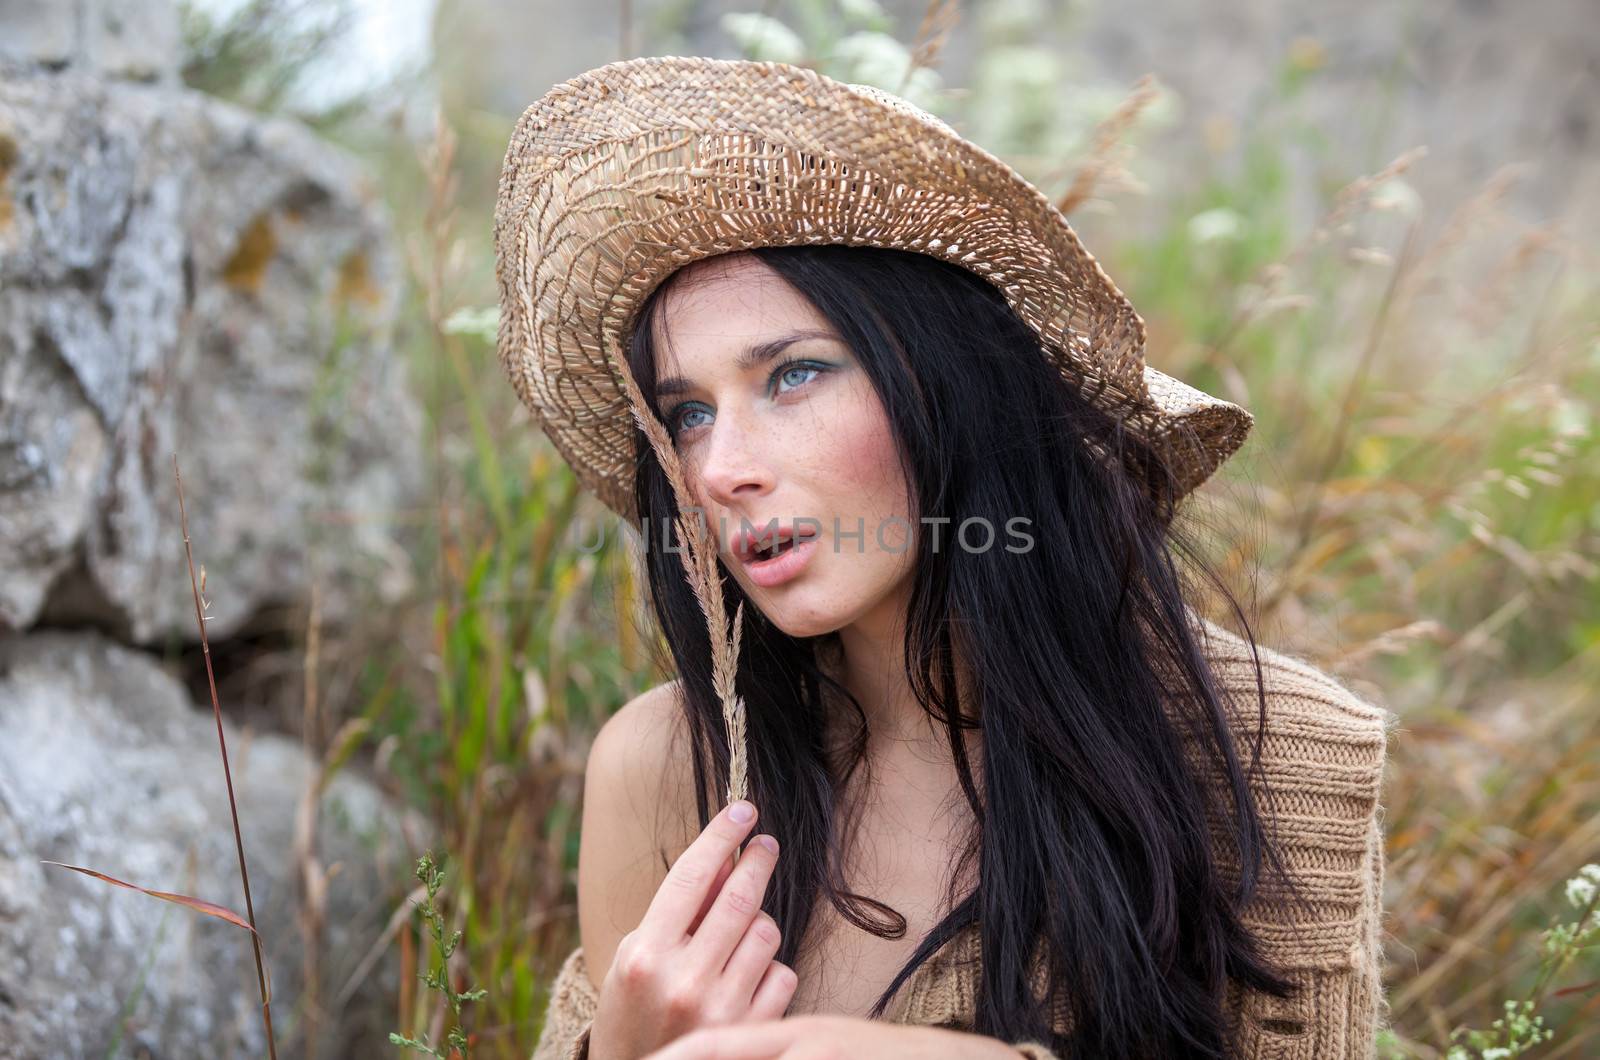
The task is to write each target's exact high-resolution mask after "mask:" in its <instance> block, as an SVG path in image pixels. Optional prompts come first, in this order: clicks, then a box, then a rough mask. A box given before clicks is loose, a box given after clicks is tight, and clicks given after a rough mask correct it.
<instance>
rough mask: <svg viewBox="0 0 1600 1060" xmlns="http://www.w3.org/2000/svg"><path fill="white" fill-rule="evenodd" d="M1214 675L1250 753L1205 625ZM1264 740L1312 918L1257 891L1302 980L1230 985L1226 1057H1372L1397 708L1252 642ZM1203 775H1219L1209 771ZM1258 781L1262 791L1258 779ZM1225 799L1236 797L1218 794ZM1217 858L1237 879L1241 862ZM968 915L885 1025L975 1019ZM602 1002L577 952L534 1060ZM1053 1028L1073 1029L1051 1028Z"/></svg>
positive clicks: (1250, 675) (1277, 943)
mask: <svg viewBox="0 0 1600 1060" xmlns="http://www.w3.org/2000/svg"><path fill="white" fill-rule="evenodd" d="M1202 626H1203V630H1202V631H1203V634H1204V644H1205V647H1206V652H1207V656H1208V658H1209V659H1210V660H1211V664H1212V667H1213V672H1214V673H1215V674H1216V676H1217V680H1218V681H1219V682H1220V683H1221V685H1222V686H1223V688H1224V689H1225V690H1227V691H1228V692H1231V693H1233V698H1234V702H1235V703H1236V704H1238V705H1239V708H1240V709H1239V713H1238V715H1237V716H1236V717H1235V718H1234V719H1233V726H1234V727H1233V733H1234V737H1235V739H1236V740H1237V741H1238V742H1239V753H1240V756H1241V759H1242V761H1243V762H1245V763H1246V764H1248V762H1249V757H1250V748H1251V747H1252V746H1253V745H1254V739H1255V734H1256V732H1257V728H1258V726H1257V724H1256V723H1257V721H1258V714H1257V710H1256V700H1255V668H1254V666H1253V664H1252V662H1251V658H1250V652H1249V645H1248V644H1247V643H1245V642H1244V641H1243V640H1242V639H1240V638H1239V637H1237V636H1234V635H1233V634H1232V633H1230V632H1228V631H1226V630H1224V629H1222V628H1221V627H1219V626H1216V625H1214V624H1212V623H1209V622H1204V623H1202ZM1260 655H1261V664H1262V676H1263V678H1264V679H1265V682H1266V695H1267V737H1266V739H1265V741H1264V742H1263V744H1262V749H1261V755H1262V771H1261V776H1262V778H1263V780H1264V782H1265V787H1266V788H1268V789H1270V793H1271V795H1272V797H1273V798H1274V799H1275V800H1276V818H1275V820H1276V824H1275V825H1274V824H1273V823H1272V822H1273V820H1274V818H1273V817H1272V815H1271V812H1270V810H1269V808H1268V807H1267V806H1266V805H1264V804H1263V805H1262V813H1263V815H1264V816H1266V817H1267V818H1268V825H1269V827H1273V828H1274V829H1275V834H1276V836H1277V839H1278V841H1279V843H1280V844H1281V850H1282V852H1283V854H1284V857H1285V859H1286V861H1287V865H1288V868H1289V871H1290V872H1291V873H1293V874H1294V876H1295V879H1296V882H1298V883H1300V884H1301V885H1302V886H1303V888H1304V890H1305V892H1306V897H1307V898H1308V899H1309V900H1310V902H1311V903H1312V908H1313V915H1311V916H1309V917H1308V916H1306V915H1305V914H1303V913H1301V912H1300V911H1299V910H1297V909H1295V908H1294V907H1292V906H1291V905H1289V903H1288V902H1287V901H1286V900H1285V899H1283V897H1282V896H1281V895H1278V894H1275V893H1274V892H1272V891H1266V892H1259V893H1258V894H1257V897H1256V899H1255V900H1254V901H1253V902H1252V903H1251V904H1250V905H1249V906H1247V907H1246V909H1245V911H1244V916H1245V920H1246V921H1247V922H1248V923H1249V924H1250V925H1251V926H1252V927H1253V928H1254V929H1255V931H1256V932H1257V935H1258V937H1259V938H1260V939H1261V940H1262V943H1263V945H1264V947H1265V950H1266V953H1267V955H1268V956H1269V957H1270V958H1274V959H1275V960H1276V962H1277V963H1278V965H1279V966H1280V967H1283V968H1286V969H1287V970H1288V972H1289V974H1290V975H1291V977H1292V978H1293V979H1295V980H1296V981H1297V982H1298V983H1300V984H1301V985H1302V987H1303V989H1302V990H1301V991H1300V997H1299V998H1298V999H1295V1000H1279V999H1277V998H1274V997H1271V996H1269V995H1265V994H1260V993H1258V992H1256V991H1253V990H1244V989H1242V988H1240V987H1238V986H1237V984H1232V983H1230V986H1229V991H1228V998H1227V1001H1228V1010H1229V1013H1230V1015H1231V1017H1232V1018H1233V1020H1234V1025H1235V1028H1236V1029H1235V1041H1236V1047H1235V1051H1234V1055H1235V1056H1237V1057H1240V1058H1243V1060H1257V1058H1261V1060H1265V1058H1269V1057H1270V1058H1272V1060H1370V1058H1371V1057H1373V1056H1374V1054H1375V1047H1374V1036H1375V1035H1376V1034H1377V1032H1378V1030H1379V1029H1380V1028H1382V1027H1384V1026H1386V1025H1387V1023H1388V1018H1389V1010H1388V1004H1387V1001H1386V998H1385V996H1384V989H1383V983H1382V975H1381V964H1382V953H1381V949H1380V943H1379V939H1380V933H1381V917H1382V909H1383V904H1382V899H1383V893H1382V892H1383V875H1384V855H1383V827H1382V807H1381V803H1380V795H1381V790H1380V788H1381V781H1382V776H1383V764H1384V755H1385V751H1386V743H1387V736H1388V733H1389V731H1390V730H1391V729H1392V728H1393V727H1394V725H1395V724H1396V723H1397V721H1398V719H1397V718H1396V717H1395V716H1394V715H1393V714H1391V713H1390V712H1388V711H1386V710H1383V709H1382V708H1380V707H1377V706H1373V705H1372V704H1370V703H1367V702H1365V701H1363V700H1362V699H1360V698H1358V697H1357V696H1356V695H1354V694H1353V693H1352V692H1350V691H1349V690H1348V689H1346V688H1344V687H1343V686H1342V685H1340V684H1339V683H1338V682H1337V681H1335V680H1334V679H1333V678H1331V677H1329V676H1328V675H1326V674H1324V673H1322V672H1321V671H1319V670H1317V669H1316V668H1314V667H1312V666H1310V665H1308V664H1307V663H1305V662H1303V661H1301V660H1298V659H1295V658H1293V657H1291V656H1288V655H1286V654H1283V653H1280V652H1275V651H1272V650H1271V649H1268V648H1266V647H1264V646H1263V647H1261V648H1260ZM1210 772H1211V774H1212V775H1213V776H1216V775H1217V773H1216V771H1215V770H1214V769H1212V770H1211V771H1210ZM1255 790H1256V791H1257V793H1258V794H1259V793H1260V792H1261V786H1260V785H1257V786H1256V788H1255ZM1223 804H1224V805H1230V804H1231V802H1230V801H1229V800H1228V799H1227V798H1226V796H1224V799H1223ZM1217 855H1218V858H1219V860H1221V861H1222V863H1223V865H1224V868H1225V869H1226V870H1227V871H1228V872H1229V877H1228V878H1229V880H1230V882H1231V881H1233V880H1236V879H1237V875H1236V874H1237V863H1236V860H1234V859H1231V858H1230V856H1229V847H1228V846H1227V845H1225V844H1219V845H1218V848H1217ZM977 941H978V935H977V929H976V927H975V926H973V927H969V928H968V929H966V930H964V931H962V932H961V933H959V934H957V935H956V937H955V938H953V939H951V940H950V942H948V943H946V945H945V946H944V948H942V949H941V950H939V951H938V953H936V954H934V956H933V957H931V958H930V959H929V960H928V961H927V962H925V963H924V964H923V965H922V966H921V967H920V968H919V969H917V971H916V972H915V973H914V974H913V976H912V978H911V979H910V980H908V981H907V983H906V984H905V985H904V986H903V987H902V988H901V990H900V992H899V993H898V994H896V995H895V997H894V999H893V1001H892V1002H891V1004H890V1006H889V1009H888V1011H886V1012H885V1013H884V1018H885V1019H886V1020H888V1021H889V1022H895V1023H904V1024H921V1025H929V1026H947V1027H951V1028H955V1029H960V1030H970V1029H971V1027H972V1014H973V1010H974V998H975V996H976V986H977V982H978V974H979V967H980V964H979V954H978V946H977ZM598 1000H599V996H598V993H597V991H596V990H595V987H594V984H593V983H591V982H590V980H589V974H588V969H587V967H586V966H585V964H584V960H583V949H582V947H579V948H577V949H574V950H573V951H572V953H571V954H569V955H568V957H567V958H566V960H565V962H564V963H563V964H562V966H561V969H560V971H559V973H558V974H557V976H556V980H555V983H554V985H553V987H552V990H551V997H550V1004H549V1008H548V1011H547V1013H546V1016H545V1024H544V1029H543V1031H542V1033H541V1034H540V1036H539V1042H538V1045H537V1047H536V1048H535V1049H534V1053H533V1060H586V1058H587V1056H588V1042H589V1027H590V1024H591V1022H592V1020H593V1019H594V1014H595V1010H596V1006H597V1003H598ZM1057 1029H1058V1031H1065V1030H1066V1029H1067V1028H1066V1027H1065V1026H1062V1025H1058V1027H1057ZM1013 1044H1014V1045H1015V1046H1016V1048H1017V1050H1018V1052H1019V1053H1020V1054H1021V1055H1023V1056H1027V1057H1029V1058H1030V1060H1047V1058H1049V1060H1055V1054H1054V1053H1052V1052H1051V1051H1050V1050H1049V1049H1048V1048H1047V1047H1045V1046H1044V1045H1041V1044H1039V1043H1037V1042H1019V1043H1013Z"/></svg>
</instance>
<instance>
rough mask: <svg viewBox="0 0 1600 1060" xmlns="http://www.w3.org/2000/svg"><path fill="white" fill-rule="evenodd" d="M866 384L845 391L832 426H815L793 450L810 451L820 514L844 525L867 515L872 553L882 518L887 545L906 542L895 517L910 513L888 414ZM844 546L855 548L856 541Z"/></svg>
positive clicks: (868, 544)
mask: <svg viewBox="0 0 1600 1060" xmlns="http://www.w3.org/2000/svg"><path fill="white" fill-rule="evenodd" d="M840 389H841V390H844V388H840ZM867 389H868V392H867V395H866V396H865V397H862V396H860V395H859V394H857V393H855V392H853V391H852V392H846V393H844V394H843V395H842V397H841V399H840V400H839V401H838V402H837V404H836V407H835V408H834V409H833V410H832V411H831V414H829V415H828V416H827V418H826V420H825V421H824V422H826V423H827V424H828V425H829V429H825V430H818V431H816V432H815V433H814V434H812V435H811V437H810V438H809V439H808V440H807V442H806V443H802V444H801V445H799V446H797V448H796V449H794V450H793V452H795V453H797V454H799V453H806V452H807V451H809V452H810V454H811V458H812V461H814V462H813V463H811V466H812V467H813V468H815V469H816V471H814V472H812V473H811V474H808V475H806V476H804V477H805V480H807V481H808V482H809V484H810V485H811V487H812V489H811V492H812V493H813V495H814V496H815V499H816V501H817V502H818V503H820V504H822V505H824V506H825V507H826V508H827V509H828V510H827V511H825V512H824V513H822V518H823V519H824V520H825V521H827V520H829V519H830V517H832V516H834V515H837V516H838V517H839V523H840V529H841V531H854V530H855V529H856V520H857V518H860V519H863V520H864V521H865V527H866V541H865V544H864V546H863V547H864V548H865V550H866V551H867V552H869V553H870V552H875V551H877V549H878V544H877V540H878V526H879V524H880V523H883V524H884V525H883V531H882V534H883V543H884V545H885V546H887V547H888V548H889V549H891V550H894V549H900V548H901V547H902V546H903V545H904V543H905V541H906V540H907V532H908V527H907V525H906V523H904V522H899V521H895V520H893V519H892V518H891V517H892V516H899V517H900V518H901V519H908V518H909V516H908V512H909V503H908V498H907V496H906V482H905V478H904V476H903V475H902V473H901V470H900V461H899V459H898V456H897V454H896V453H895V446H894V434H893V431H892V429H891V428H890V425H889V420H888V417H887V416H886V415H885V413H884V412H883V409H882V407H881V406H880V405H879V404H878V402H877V399H876V396H875V395H873V394H872V393H871V390H870V388H867ZM819 472H820V473H819ZM885 520H888V522H886V523H885ZM830 529H831V527H830ZM845 548H846V550H847V551H854V546H853V544H852V541H846V542H845Z"/></svg>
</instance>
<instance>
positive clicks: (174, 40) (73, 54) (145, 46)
mask: <svg viewBox="0 0 1600 1060" xmlns="http://www.w3.org/2000/svg"><path fill="white" fill-rule="evenodd" d="M0 26H3V27H4V29H5V32H4V33H3V34H0V61H4V62H6V63H8V64H10V65H13V66H15V67H17V68H20V69H29V68H33V69H45V70H52V71H54V70H63V69H76V70H82V71H86V72H87V71H92V72H95V73H99V74H102V75H104V76H107V77H117V78H128V79H130V80H138V81H162V82H167V83H172V82H175V81H176V78H177V69H178V63H179V58H180V51H181V47H180V46H181V41H180V33H179V27H178V8H177V5H176V4H174V3H172V0H0Z"/></svg>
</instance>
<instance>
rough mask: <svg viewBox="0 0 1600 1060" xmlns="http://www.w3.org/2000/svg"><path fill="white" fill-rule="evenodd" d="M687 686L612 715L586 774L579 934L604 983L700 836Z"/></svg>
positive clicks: (596, 977) (643, 697)
mask: <svg viewBox="0 0 1600 1060" xmlns="http://www.w3.org/2000/svg"><path fill="white" fill-rule="evenodd" d="M688 741H689V735H688V727H687V723H686V720H685V718H684V714H683V709H682V706H681V703H680V691H679V683H678V682H677V681H669V682H666V683H665V684H661V685H657V686H656V687H654V688H652V689H650V690H648V691H646V692H643V693H641V694H640V695H638V696H636V697H634V698H633V699H631V700H629V701H628V702H627V703H626V704H624V705H623V706H622V707H620V708H619V709H618V710H617V712H616V713H615V714H613V715H612V716H611V717H610V718H608V719H606V722H605V724H604V725H602V726H601V727H600V731H599V733H597V734H596V736H595V739H594V743H593V745H592V746H591V747H590V749H589V759H588V764H587V766H586V767H585V770H584V787H583V825H582V831H581V834H580V841H579V848H578V928H579V934H580V936H581V941H582V946H583V950H584V958H585V964H586V966H587V968H588V970H589V975H590V978H591V979H592V980H593V981H594V983H595V985H596V986H597V987H598V986H599V984H600V981H601V980H603V979H604V978H605V974H606V971H607V970H608V969H609V968H610V967H611V960H612V958H613V957H614V956H615V954H616V951H617V944H618V943H619V942H620V941H621V939H622V936H623V935H625V934H627V933H628V932H629V931H632V930H633V929H634V928H635V927H637V926H638V925H639V921H640V920H641V919H643V917H644V912H645V910H646V909H647V908H649V905H650V900H651V898H653V897H654V895H655V892H656V888H658V887H659V886H660V885H661V881H662V880H663V879H664V878H665V877H666V871H667V866H669V865H670V864H671V863H672V862H673V861H674V860H676V858H677V856H678V855H679V854H680V853H681V852H682V851H683V849H684V848H685V847H687V846H688V845H689V843H690V842H692V841H693V840H694V838H695V836H697V835H698V834H699V827H698V822H697V819H696V815H695V807H694V787H693V765H692V762H691V759H690V755H689V742H688Z"/></svg>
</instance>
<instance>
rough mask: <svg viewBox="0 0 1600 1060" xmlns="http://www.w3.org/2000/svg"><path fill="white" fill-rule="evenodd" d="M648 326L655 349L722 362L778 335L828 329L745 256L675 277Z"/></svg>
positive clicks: (726, 257) (697, 265)
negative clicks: (650, 325)
mask: <svg viewBox="0 0 1600 1060" xmlns="http://www.w3.org/2000/svg"><path fill="white" fill-rule="evenodd" d="M652 327H653V330H654V336H653V337H654V339H655V340H656V349H658V350H660V351H662V352H663V353H664V354H665V356H666V357H667V358H669V359H670V358H673V357H677V358H679V359H681V360H683V361H685V362H692V361H699V360H701V359H702V358H704V357H706V356H707V355H711V356H719V357H720V356H723V355H726V354H728V353H729V352H730V351H733V350H736V349H744V348H745V347H746V346H748V345H749V344H750V343H752V342H755V341H759V340H761V339H764V338H770V337H772V336H774V335H776V334H779V333H784V332H790V331H796V330H801V329H816V328H821V329H825V330H829V331H831V330H832V328H831V327H830V326H829V324H828V320H827V318H826V317H824V316H823V315H822V314H821V313H819V312H818V311H817V309H816V307H815V306H813V305H812V304H811V302H810V300H809V299H807V298H806V297H805V296H804V295H802V294H801V293H800V292H799V291H797V290H795V289H794V288H793V287H791V286H790V285H789V283H788V282H787V281H786V280H784V279H783V277H782V276H780V275H779V274H778V273H777V272H775V271H773V270H772V269H771V268H769V267H767V265H766V264H765V263H764V262H762V261H761V259H760V258H757V257H756V256H755V255H753V254H747V253H734V254H721V255H718V256H717V257H714V258H706V259H703V260H701V261H696V262H691V263H690V264H688V265H685V266H684V267H683V268H681V269H679V270H678V271H677V272H675V273H673V274H672V276H671V277H670V278H669V279H668V280H667V286H666V288H665V290H664V291H663V293H662V298H661V306H660V311H659V312H658V313H657V314H656V317H655V320H654V321H653V323H652ZM663 332H665V334H663Z"/></svg>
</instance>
